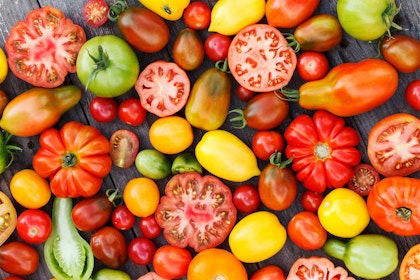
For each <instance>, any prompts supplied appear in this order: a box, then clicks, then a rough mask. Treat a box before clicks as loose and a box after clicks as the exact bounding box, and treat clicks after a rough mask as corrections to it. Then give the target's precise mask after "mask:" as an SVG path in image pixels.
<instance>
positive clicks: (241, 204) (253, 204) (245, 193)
mask: <svg viewBox="0 0 420 280" xmlns="http://www.w3.org/2000/svg"><path fill="white" fill-rule="evenodd" d="M232 199H233V204H234V205H235V207H236V209H238V210H239V211H241V212H243V213H247V214H248V213H252V212H255V211H257V209H258V207H260V204H261V199H260V195H259V193H258V189H257V187H255V186H254V185H249V184H245V185H240V186H239V187H237V188H236V189H235V190H234V191H233V198H232Z"/></svg>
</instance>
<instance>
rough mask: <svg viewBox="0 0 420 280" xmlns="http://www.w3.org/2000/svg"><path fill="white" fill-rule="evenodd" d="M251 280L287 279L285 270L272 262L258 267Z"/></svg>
mask: <svg viewBox="0 0 420 280" xmlns="http://www.w3.org/2000/svg"><path fill="white" fill-rule="evenodd" d="M249 280H286V276H285V275H284V272H283V270H282V269H281V268H280V267H278V266H276V265H274V264H272V265H266V266H264V267H262V268H260V269H258V270H257V271H256V272H255V273H254V274H252V276H251V278H249Z"/></svg>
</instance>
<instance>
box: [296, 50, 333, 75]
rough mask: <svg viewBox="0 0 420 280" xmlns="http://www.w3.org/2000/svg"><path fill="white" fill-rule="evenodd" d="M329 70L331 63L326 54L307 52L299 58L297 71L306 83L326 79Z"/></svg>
mask: <svg viewBox="0 0 420 280" xmlns="http://www.w3.org/2000/svg"><path fill="white" fill-rule="evenodd" d="M328 70H329V63H328V59H327V56H326V55H325V54H324V53H321V52H314V51H305V52H303V53H301V54H300V55H299V56H298V60H297V71H298V74H299V76H300V77H301V78H302V79H303V80H304V81H306V82H309V81H315V80H319V79H322V78H324V77H325V76H326V75H327V73H328Z"/></svg>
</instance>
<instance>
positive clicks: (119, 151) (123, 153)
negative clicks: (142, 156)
mask: <svg viewBox="0 0 420 280" xmlns="http://www.w3.org/2000/svg"><path fill="white" fill-rule="evenodd" d="M109 146H110V151H109V155H110V157H111V160H112V163H113V164H114V165H115V166H118V167H121V168H128V167H130V166H131V165H133V163H134V162H135V160H136V156H137V153H138V151H139V147H140V141H139V138H138V137H137V135H136V134H135V133H134V132H132V131H130V130H127V129H118V130H117V131H115V132H114V133H113V134H112V135H111V137H110V138H109Z"/></svg>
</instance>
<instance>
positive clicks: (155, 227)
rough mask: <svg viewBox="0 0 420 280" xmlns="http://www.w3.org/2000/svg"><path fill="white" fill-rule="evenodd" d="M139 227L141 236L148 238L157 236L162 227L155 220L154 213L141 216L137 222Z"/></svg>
mask: <svg viewBox="0 0 420 280" xmlns="http://www.w3.org/2000/svg"><path fill="white" fill-rule="evenodd" d="M139 228H140V231H141V233H142V234H143V236H144V237H147V238H149V239H153V238H156V237H158V236H159V235H160V234H161V232H162V228H161V227H160V226H159V224H158V223H157V222H156V217H155V215H150V216H147V217H141V218H140V222H139Z"/></svg>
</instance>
